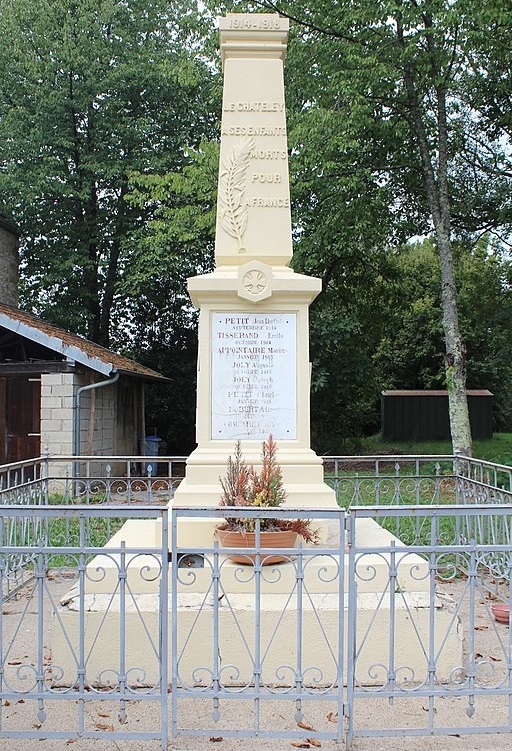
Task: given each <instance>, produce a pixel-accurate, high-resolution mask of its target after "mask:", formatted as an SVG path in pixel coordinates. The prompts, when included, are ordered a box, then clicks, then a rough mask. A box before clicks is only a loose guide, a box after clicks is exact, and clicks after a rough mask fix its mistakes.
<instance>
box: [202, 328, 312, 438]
mask: <svg viewBox="0 0 512 751" xmlns="http://www.w3.org/2000/svg"><path fill="white" fill-rule="evenodd" d="M211 351H212V381H211V384H212V402H211V403H212V439H213V440H215V439H217V440H237V439H238V438H240V439H243V438H250V439H254V440H264V439H265V438H267V437H268V435H269V434H270V433H271V434H272V435H273V436H274V437H275V438H276V439H288V440H294V439H295V438H296V432H297V427H296V400H297V396H296V382H295V378H296V316H295V314H293V313H282V314H281V313H213V314H212V349H211Z"/></svg>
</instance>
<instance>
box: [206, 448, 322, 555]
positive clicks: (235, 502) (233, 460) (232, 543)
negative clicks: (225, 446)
mask: <svg viewBox="0 0 512 751" xmlns="http://www.w3.org/2000/svg"><path fill="white" fill-rule="evenodd" d="M276 455H277V444H276V442H275V441H274V439H273V437H272V436H271V435H269V437H268V438H267V439H266V440H265V441H263V445H262V451H261V468H260V469H257V468H255V467H254V466H253V465H251V466H247V465H246V463H245V461H244V459H243V457H242V447H241V443H240V441H237V443H236V445H235V453H234V456H229V457H228V465H227V472H226V475H225V476H224V477H219V480H220V484H221V487H222V496H221V499H220V505H221V506H243V507H247V506H252V507H257V508H276V507H278V506H281V505H282V504H283V503H284V502H285V500H286V491H285V489H284V487H283V476H282V472H281V467H280V466H279V464H278V463H277V459H276ZM255 522H256V520H255V519H253V518H250V517H238V518H234V517H232V518H226V520H225V522H224V523H223V524H221V525H219V526H218V527H217V535H218V538H219V541H220V543H221V545H223V546H224V547H229V548H234V547H239V548H251V547H254V545H255V537H256V535H255V531H254V529H255ZM298 535H299V536H300V537H302V538H303V540H304V541H305V542H309V543H313V544H316V543H317V542H318V530H314V529H312V528H311V521H310V520H309V519H276V518H263V519H261V520H260V546H261V547H271V548H277V547H283V548H291V547H293V546H294V545H295V543H296V540H297V536H298ZM254 557H255V556H254V554H248V553H245V554H240V555H233V556H230V558H231V560H233V561H235V562H237V563H253V562H254ZM285 560H287V558H286V557H285V556H282V555H268V556H262V557H261V562H262V564H263V565H267V564H270V563H279V562H282V561H285Z"/></svg>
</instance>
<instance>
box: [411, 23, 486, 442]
mask: <svg viewBox="0 0 512 751" xmlns="http://www.w3.org/2000/svg"><path fill="white" fill-rule="evenodd" d="M427 28H428V23H427ZM397 35H398V39H399V42H400V44H401V46H402V47H405V42H404V37H403V33H402V28H401V24H400V21H398V24H397ZM428 45H429V51H430V53H431V61H432V77H433V79H434V80H436V81H437V84H436V87H435V93H436V100H437V101H436V104H437V161H438V166H437V179H436V172H435V169H434V164H433V161H432V158H431V153H430V144H429V140H428V137H427V129H426V126H425V123H424V121H423V117H422V111H421V106H420V99H419V96H418V93H417V90H416V86H415V80H414V70H413V68H412V66H411V65H410V63H406V64H405V65H404V84H405V90H406V92H407V100H408V105H409V109H410V115H411V124H412V127H413V129H414V133H415V135H416V140H417V142H418V148H419V152H420V156H421V164H422V170H423V179H424V184H425V191H426V195H427V199H428V203H429V207H430V213H431V216H432V221H433V224H434V229H435V234H436V243H437V251H438V254H439V263H440V268H441V300H442V305H443V329H444V340H445V349H446V354H445V370H446V387H447V389H448V406H449V415H450V432H451V437H452V447H453V452H454V453H460V454H464V456H471V453H472V445H471V426H470V423H469V410H468V400H467V394H466V363H465V347H464V345H463V342H462V339H461V335H460V329H459V316H458V310H457V292H456V287H455V273H454V268H453V253H452V244H451V239H450V232H451V207H450V194H449V189H448V121H447V116H446V90H445V88H444V84H443V83H442V79H441V77H440V76H439V71H438V70H437V67H436V62H435V49H434V48H433V46H432V45H433V40H432V38H431V37H430V35H429V37H428Z"/></svg>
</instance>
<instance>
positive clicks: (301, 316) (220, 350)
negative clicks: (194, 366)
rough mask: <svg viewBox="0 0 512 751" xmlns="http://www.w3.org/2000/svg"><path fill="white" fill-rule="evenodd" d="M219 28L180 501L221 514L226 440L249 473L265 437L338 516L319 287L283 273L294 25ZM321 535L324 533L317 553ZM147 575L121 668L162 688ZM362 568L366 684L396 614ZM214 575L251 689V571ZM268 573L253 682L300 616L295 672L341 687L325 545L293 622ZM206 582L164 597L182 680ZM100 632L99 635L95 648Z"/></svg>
mask: <svg viewBox="0 0 512 751" xmlns="http://www.w3.org/2000/svg"><path fill="white" fill-rule="evenodd" d="M219 26H220V49H221V57H222V64H223V71H224V89H223V101H222V125H221V146H220V166H219V183H218V204H217V226H216V237H215V269H214V271H213V272H211V273H209V274H205V275H202V276H197V277H193V278H191V279H190V280H189V291H190V296H191V299H192V302H193V303H194V305H195V306H196V307H197V308H198V309H199V311H200V319H199V356H198V383H197V428H196V431H197V448H196V450H195V451H194V452H193V453H192V454H191V456H190V457H189V459H188V462H187V467H186V476H185V479H184V480H183V482H182V483H181V484H180V486H179V487H178V489H177V491H176V494H175V499H174V504H175V506H176V507H198V508H200V509H204V508H205V507H216V506H218V503H219V498H220V493H221V488H220V483H219V476H222V475H223V474H224V473H225V469H226V462H227V458H228V456H229V455H230V454H232V453H233V449H234V445H235V442H236V441H238V440H240V441H241V445H242V449H243V454H244V457H245V458H246V460H247V462H248V463H255V464H256V463H257V462H258V460H259V456H260V451H261V443H262V441H263V440H265V439H266V438H267V437H268V436H269V434H272V436H273V437H274V438H275V439H276V441H277V443H278V450H279V453H278V460H279V464H280V466H281V468H282V473H283V480H284V485H285V488H286V493H287V501H286V505H287V506H289V507H290V508H294V509H298V510H299V513H300V509H310V510H311V509H313V510H314V509H325V508H328V509H336V508H337V507H336V500H335V494H334V491H333V489H332V488H331V487H329V486H328V485H327V484H326V483H325V482H324V479H323V465H322V460H321V459H320V458H319V457H318V456H316V454H315V453H314V452H313V451H312V449H311V446H310V420H309V418H310V414H309V398H310V363H309V345H308V309H309V305H310V304H311V302H312V301H313V299H314V298H315V297H316V295H318V293H319V292H320V288H321V283H320V280H319V279H316V278H312V277H309V276H305V275H302V274H298V273H296V272H294V271H293V269H291V268H290V266H289V264H290V261H291V259H292V230H291V213H290V191H289V180H288V145H287V135H286V112H285V98H284V83H283V62H284V59H285V54H286V45H287V36H288V21H287V20H286V19H283V18H280V17H279V16H278V15H274V14H228V15H227V16H226V17H224V18H221V19H220V20H219ZM343 513H344V512H343V511H342V510H339V514H340V515H341V514H343ZM180 522H181V523H180V525H179V528H178V533H177V534H178V536H177V539H178V545H179V547H185V548H195V549H197V551H204V550H205V549H211V548H212V547H213V545H214V533H215V525H216V524H217V523H218V520H216V519H214V518H211V517H210V518H209V517H207V516H204V517H201V516H200V515H199V516H198V517H197V518H195V519H181V520H180ZM357 533H358V535H359V536H360V538H361V539H365V538H367V539H370V538H371V540H372V542H373V543H374V544H375V545H379V544H382V545H386V544H389V540H390V538H391V537H392V536H391V535H390V534H389V533H388V532H386V531H385V530H384V529H382V528H381V527H380V526H379V525H377V524H376V523H375V522H374V521H372V520H371V519H365V520H362V521H361V527H360V529H358V530H357ZM159 534H160V532H159V529H158V525H157V524H155V523H154V522H141V521H133V522H128V523H126V524H125V526H124V527H123V528H122V529H121V530H120V531H119V532H118V533H117V534H116V535H115V537H114V538H113V539H112V541H111V545H112V546H116V545H117V546H118V545H119V544H120V541H124V542H126V546H127V548H129V547H130V545H133V546H134V547H141V546H143V545H144V544H147V545H148V548H150V547H154V546H155V545H158V539H159ZM330 534H331V530H330V529H329V527H328V526H325V527H324V528H323V529H322V543H321V545H320V548H321V547H322V544H325V543H326V542H328V540H329V535H330ZM337 544H338V545H339V539H338V540H337ZM396 546H397V550H398V551H400V550H402V551H404V557H405V555H406V548H405V547H404V546H403V544H402V543H400V541H399V540H397V541H396ZM342 549H343V548H342V547H341V550H342ZM220 557H221V558H222V556H220ZM146 565H147V566H148V567H151V565H152V564H151V562H150V561H144V560H143V557H142V558H141V559H139V561H138V563H137V564H136V565H133V566H132V567H131V568H132V572H131V574H130V572H129V573H128V579H129V582H130V592H131V596H132V598H134V603H132V607H131V610H130V614H127V622H128V619H129V618H132V620H131V621H129V629H128V630H129V639H128V640H127V651H126V660H127V661H129V662H131V663H132V664H135V665H138V666H143V668H144V671H145V677H146V680H147V681H148V682H150V683H151V682H152V681H155V680H157V679H158V671H159V665H158V661H157V660H156V659H155V654H154V648H153V647H152V645H151V644H150V643H149V634H152V635H153V637H152V638H154V639H157V634H158V618H159V604H158V603H159V601H158V595H157V592H158V586H159V582H158V577H156V576H155V577H153V578H152V577H151V576H145V577H140V576H137V571H139V570H141V569H143V568H144V566H146ZM137 566H138V569H137ZM364 566H365V567H368V566H370V567H373V571H374V575H372V577H364V576H362V577H361V579H360V583H359V585H358V592H357V602H356V607H357V613H358V618H357V628H358V630H359V629H360V631H361V633H362V634H364V633H365V629H368V624H370V623H371V624H372V626H373V629H372V639H371V640H368V641H367V642H365V643H364V645H363V646H362V647H361V650H360V654H359V655H358V669H359V670H360V671H361V675H366V676H367V677H368V676H369V674H370V666H372V665H375V664H376V663H377V662H382V659H383V653H384V654H385V653H386V651H387V649H388V647H387V643H388V638H389V637H388V628H389V618H390V611H389V609H388V610H386V606H385V605H383V592H385V590H386V587H387V586H388V568H389V567H388V562H387V561H386V559H385V557H384V556H382V555H380V556H379V555H375V556H366V557H365V560H364ZM90 568H91V570H92V571H94V570H98V568H101V569H102V570H105V571H106V574H105V575H104V576H102V577H101V578H100V577H94V575H91V576H90V577H88V580H87V582H86V595H85V600H84V602H85V607H86V613H85V616H84V618H85V621H86V623H87V633H88V637H87V638H88V639H89V640H90V648H89V646H88V650H89V651H88V655H89V656H88V672H89V673H90V680H91V679H92V677H93V676H94V674H99V673H100V672H101V670H102V669H103V668H104V667H105V665H106V664H109V660H110V661H111V659H112V657H111V655H112V650H113V649H114V651H115V646H114V647H113V645H115V639H116V636H115V629H116V622H117V621H116V618H115V613H110V614H109V615H107V610H112V604H111V602H112V592H114V591H115V589H116V585H117V569H116V566H115V565H113V564H112V561H111V559H109V557H108V556H106V555H105V556H103V557H102V556H99V557H98V558H97V559H95V560H94V561H93V562H92V563H91V564H90ZM221 568H222V573H221V575H222V587H223V591H225V592H226V593H228V594H229V597H226V598H225V599H224V601H223V602H224V603H226V601H227V600H228V599H229V608H228V607H227V606H225V607H224V606H223V607H224V609H222V608H220V610H218V612H217V611H216V612H217V615H216V619H217V626H216V628H217V629H218V631H217V637H216V638H218V639H219V641H218V651H219V653H221V654H222V658H223V660H224V661H225V662H229V664H231V665H236V666H237V670H238V672H236V678H235V679H234V680H235V682H236V681H240V682H242V683H244V682H247V681H248V682H249V683H250V681H251V676H252V672H251V671H252V670H253V663H252V660H251V656H250V654H248V653H247V649H246V642H249V643H250V642H251V639H252V638H253V636H254V611H255V606H254V602H255V600H254V594H255V587H256V585H255V580H256V577H255V576H254V575H252V574H251V573H250V572H249V574H247V573H246V574H245V575H244V574H243V572H242V573H240V571H241V569H243V568H245V569H246V570H247V569H249V568H251V567H249V566H246V567H241V566H240V565H237V564H235V563H232V562H231V561H229V560H225V561H223V562H222V567H221ZM269 568H275V567H269ZM278 568H279V571H278V574H277V575H275V576H274V577H272V576H270V575H268V576H263V578H262V580H261V581H260V583H259V584H258V597H259V602H260V613H259V615H258V618H260V619H261V628H262V631H261V639H262V640H263V642H264V643H265V644H266V645H267V647H266V650H267V651H266V653H265V661H264V666H263V679H264V680H266V681H268V682H269V683H271V682H272V681H273V680H275V676H276V670H277V667H278V666H279V665H282V664H283V663H286V662H287V661H290V663H293V659H294V658H293V654H294V649H295V642H294V639H290V634H295V633H297V623H298V622H299V620H300V625H301V633H302V634H303V638H302V642H303V650H304V651H303V660H304V664H310V665H311V666H315V668H318V670H321V671H322V674H323V675H324V676H325V680H326V681H328V682H331V683H332V681H333V680H336V672H334V678H333V655H334V654H335V653H336V649H337V647H336V645H337V643H338V641H339V640H340V609H341V611H343V608H346V607H347V602H343V601H342V602H340V599H339V598H340V592H343V582H342V583H341V586H340V581H339V579H340V577H339V572H340V570H341V567H339V566H338V564H337V563H336V559H335V557H334V556H332V555H322V554H321V550H320V551H319V554H318V555H316V556H312V558H311V560H310V561H309V562H308V567H307V572H306V573H305V574H304V586H305V587H307V592H308V599H307V600H306V599H304V601H303V603H302V605H300V612H299V605H297V604H296V603H295V604H293V602H292V604H290V592H293V591H294V587H295V585H296V570H295V566H294V562H293V561H292V560H291V561H290V562H288V563H283V564H279V567H278ZM344 571H345V576H348V575H350V574H349V573H348V567H347V566H344ZM427 571H428V563H427V562H426V561H425V560H423V559H422V558H420V557H419V556H412V555H409V556H408V559H407V564H406V565H405V564H404V566H402V567H400V566H399V569H398V576H399V582H400V588H401V591H402V593H405V594H404V596H403V602H404V604H403V607H397V608H396V610H394V611H393V618H394V620H395V623H394V633H395V635H396V640H397V643H399V644H400V645H401V649H402V652H403V655H402V657H403V664H406V665H408V666H414V665H418V666H424V662H425V655H424V653H423V652H422V650H421V646H420V645H419V644H418V640H417V639H416V637H415V634H414V632H413V630H412V629H413V627H412V625H411V619H410V617H409V614H410V612H411V608H413V609H414V612H415V613H416V615H417V620H416V621H415V625H414V628H415V629H417V628H420V629H424V631H425V632H428V628H429V623H430V617H431V613H430V609H429V606H428V604H429V594H428V587H429V580H428V576H427V575H426V572H427ZM109 572H110V574H109ZM130 576H131V578H130ZM301 576H302V574H301ZM99 579H101V580H99ZM211 579H212V571H211V566H210V565H207V563H206V561H205V566H204V568H202V569H197V570H194V572H193V581H192V578H191V580H190V581H188V582H186V583H185V582H184V583H183V586H181V585H180V586H179V592H178V593H177V595H176V599H175V600H174V602H175V603H176V604H177V608H178V612H177V613H174V618H175V621H176V623H177V624H178V626H179V631H180V634H182V636H180V638H179V642H178V644H179V649H180V650H182V653H181V661H180V669H181V670H182V673H181V674H182V675H183V677H184V680H192V678H191V676H193V675H194V671H195V669H196V668H197V666H198V665H202V666H205V665H209V664H210V663H211V661H212V659H213V656H212V653H213V651H214V650H213V641H212V639H213V631H212V629H213V626H212V622H213V618H212V613H213V611H212V605H211V596H210V594H209V593H210V592H211V586H212V584H211ZM175 594H176V593H175ZM342 597H343V595H342ZM137 598H138V599H137ZM78 601H79V598H78V595H76V596H75V597H74V596H73V594H72V593H71V596H70V597H68V598H67V599H66V602H65V605H63V611H62V612H61V613H60V616H59V617H60V623H62V624H65V630H66V634H67V636H66V638H60V637H59V632H58V630H57V631H56V632H55V634H54V641H55V650H56V652H57V653H59V662H60V663H61V664H63V665H65V666H67V667H66V671H68V674H69V675H70V676H71V680H73V677H72V673H73V669H74V663H73V659H72V657H71V654H70V644H71V643H72V641H73V640H72V638H71V637H69V634H71V633H73V629H75V631H76V629H78V627H79V614H78V605H77V603H78ZM169 602H171V600H169ZM377 610H378V611H379V613H378V621H375V617H376V611H377ZM141 613H143V614H144V619H143V621H144V624H143V626H142V625H141ZM170 617H171V614H169V618H170ZM436 618H437V619H438V621H439V624H440V629H439V631H440V633H442V632H443V623H445V622H446V629H444V631H445V632H446V633H448V634H449V635H448V636H447V637H446V638H447V639H448V640H451V642H450V644H449V645H448V646H449V648H446V649H445V650H444V652H443V654H445V655H448V657H446V658H443V659H445V664H438V671H439V672H442V671H443V670H444V671H445V672H446V674H448V672H449V671H450V669H451V667H452V665H453V664H460V649H461V637H460V636H459V635H457V634H456V632H455V631H454V630H451V628H450V618H451V616H450V615H449V614H448V613H446V612H444V610H443V607H442V605H441V604H440V605H439V608H438V610H437V612H436ZM418 624H419V626H418ZM107 627H108V634H109V637H108V639H107V638H103V636H102V638H97V634H98V633H99V631H101V630H103V631H102V634H104V633H105V631H106V629H107ZM63 631H64V629H63ZM59 639H60V640H59ZM130 650H131V652H130ZM450 655H453V661H452V659H451V656H450ZM421 669H423V667H421ZM335 670H336V666H334V671H335ZM338 677H339V676H338ZM361 680H364V678H361Z"/></svg>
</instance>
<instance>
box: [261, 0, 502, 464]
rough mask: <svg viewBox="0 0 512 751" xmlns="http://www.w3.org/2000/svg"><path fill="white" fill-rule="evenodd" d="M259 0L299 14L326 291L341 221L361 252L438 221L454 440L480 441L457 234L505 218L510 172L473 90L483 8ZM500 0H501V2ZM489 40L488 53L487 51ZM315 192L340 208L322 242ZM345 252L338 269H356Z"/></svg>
mask: <svg viewBox="0 0 512 751" xmlns="http://www.w3.org/2000/svg"><path fill="white" fill-rule="evenodd" d="M252 5H253V6H257V7H258V8H264V9H265V10H272V11H277V12H280V13H282V14H284V15H288V16H289V17H290V18H292V19H293V20H295V21H296V22H297V25H296V27H295V32H294V33H295V39H294V42H293V43H292V44H291V45H290V55H289V60H288V66H287V70H288V71H291V73H290V74H289V75H291V76H292V79H293V82H294V85H292V86H291V87H290V86H289V87H288V90H290V88H291V89H292V91H293V98H292V103H293V105H294V107H295V109H296V110H297V111H299V114H298V115H297V120H299V119H300V120H301V121H302V123H303V126H302V127H303V129H304V131H305V130H306V129H308V127H309V126H311V125H312V128H310V130H308V134H309V133H311V132H312V133H313V138H312V139H310V138H309V137H306V136H305V135H304V134H303V135H302V137H301V136H300V126H297V130H296V131H293V130H292V144H293V147H294V149H295V152H296V153H297V154H298V158H299V160H301V163H302V164H303V165H304V166H305V171H304V173H303V180H304V186H306V180H305V179H304V178H305V176H306V174H307V175H308V176H309V183H310V186H312V190H311V199H310V201H311V202H310V206H309V208H310V216H311V222H309V221H308V218H307V213H306V214H303V213H302V212H301V214H300V216H301V218H302V217H305V218H304V224H303V225H302V226H301V227H300V229H301V233H302V234H301V235H300V236H299V238H300V242H301V243H302V242H303V238H306V237H307V238H308V240H309V241H310V244H311V245H312V246H315V249H316V252H315V253H314V257H316V258H319V256H322V257H323V258H324V259H325V260H324V264H323V265H324V273H323V274H322V276H323V277H324V282H325V283H324V289H327V286H328V285H329V284H331V285H332V284H335V283H336V282H335V280H334V277H333V275H332V270H333V263H332V262H333V261H334V265H337V263H338V260H337V259H338V258H339V256H338V253H337V250H336V247H337V246H338V243H337V237H338V236H337V235H336V234H333V231H334V232H335V230H336V228H337V227H340V226H343V227H344V228H345V230H342V237H343V235H344V237H343V239H344V240H346V241H347V243H351V245H352V247H357V248H359V247H361V246H362V247H364V249H365V251H366V252H365V253H364V256H363V257H364V258H368V257H370V258H371V257H372V254H371V252H370V255H369V254H368V251H369V250H370V251H371V250H372V248H375V244H376V241H377V242H378V237H379V235H380V236H381V237H382V235H383V234H384V233H386V232H387V235H388V237H387V239H388V242H389V241H391V242H402V241H403V239H404V235H403V233H404V232H407V230H408V228H410V227H411V224H414V223H416V230H415V232H411V233H410V234H422V233H423V234H424V233H425V232H428V233H430V232H433V236H434V238H435V244H436V249H437V252H438V256H439V262H440V271H441V290H442V295H441V301H442V310H443V339H444V350H445V353H444V358H445V380H446V384H447V387H448V391H449V396H450V416H451V430H452V440H453V445H454V449H455V450H458V451H462V452H464V453H470V451H471V435H470V430H469V418H468V412H467V403H466V394H465V379H466V363H465V347H464V344H463V341H462V337H461V332H460V326H459V320H458V309H457V298H456V285H455V273H454V262H453V241H454V239H455V238H456V237H457V236H459V237H462V236H464V235H466V234H467V233H468V232H470V233H477V232H481V231H483V230H488V229H490V228H491V227H493V228H494V227H498V226H499V224H500V221H501V220H502V213H503V207H504V202H505V201H506V200H507V198H506V196H507V195H508V192H509V191H507V187H508V182H509V176H507V174H506V173H505V171H504V170H503V169H501V166H502V163H503V159H504V156H505V154H504V153H503V152H504V150H503V148H502V147H501V145H500V143H499V141H498V140H497V138H496V133H495V132H493V131H492V129H491V128H488V129H487V131H482V129H481V128H479V127H478V117H477V114H476V112H475V106H477V104H478V102H477V98H476V95H473V96H472V97H469V96H468V91H469V87H468V80H467V78H468V70H469V64H470V61H471V59H472V58H471V55H472V54H473V53H474V52H475V50H476V49H477V48H476V47H475V28H476V27H477V26H478V23H479V22H481V21H482V16H481V14H480V11H479V8H478V7H477V6H476V3H474V4H473V3H471V7H470V12H468V8H469V6H468V5H467V4H466V3H465V2H462V0H458V1H456V2H447V0H445V1H443V2H434V1H433V0H424V1H423V2H413V0H401V2H399V3H396V2H388V1H387V0H385V1H384V2H381V3H375V2H373V0H351V2H348V0H347V1H343V2H339V3H336V4H329V5H326V4H325V3H323V2H322V1H321V0H312V1H311V2H309V3H307V4H306V5H301V6H300V8H298V7H297V6H296V4H294V3H290V2H287V0H282V1H279V2H272V1H270V0H256V1H255V2H254V3H253V4H252ZM473 5H474V6H475V7H473ZM493 5H494V6H500V3H499V0H494V2H493ZM472 14H473V15H472ZM480 40H482V34H480ZM482 47H483V45H482V44H481V45H480V47H479V48H478V50H479V56H478V61H479V63H480V64H482V63H483V62H485V57H484V55H483V54H480V53H481V52H482ZM507 59H508V58H507ZM483 75H485V72H484V74H483ZM475 133H477V134H478V140H475ZM294 136H295V140H294ZM297 136H298V137H297ZM477 143H478V148H476V146H475V145H476V144H477ZM475 154H478V161H476V160H475ZM496 165H498V166H499V167H500V169H496ZM325 183H327V184H328V187H326V185H325ZM340 183H341V186H340ZM318 193H321V194H323V195H324V196H325V199H324V200H325V202H326V203H325V205H324V211H325V213H328V212H329V208H330V213H331V216H332V219H331V221H330V222H325V221H324V222H322V225H321V229H320V233H321V234H322V235H323V237H324V242H323V248H322V247H321V245H320V242H319V240H320V234H318V235H317V236H316V238H315V234H316V230H311V226H312V221H313V220H315V219H316V218H317V216H318V209H319V206H320V209H321V204H317V196H318ZM329 193H330V196H329ZM332 199H334V200H332ZM361 207H362V208H361ZM351 208H353V212H352V213H351ZM478 208H480V209H481V212H479V211H478ZM337 215H339V216H340V221H339V222H338V223H336V216H337ZM479 219H480V221H479ZM347 220H348V221H347ZM358 225H359V226H358ZM365 225H366V232H365ZM347 228H350V230H348V229H347ZM409 236H410V235H409ZM327 238H328V239H327ZM333 238H334V240H333ZM308 240H306V243H305V246H304V247H308ZM332 243H333V244H334V246H335V249H334V252H333V253H331V244H332ZM308 250H309V248H308ZM308 255H309V254H308ZM345 257H346V258H347V257H348V254H347V253H345ZM299 258H300V251H299ZM350 258H354V255H350ZM339 261H340V262H341V263H342V265H343V267H344V268H343V271H342V272H340V273H339V278H340V279H341V278H342V276H343V273H350V272H349V270H348V266H347V264H346V262H343V261H342V260H341V258H339ZM305 263H306V265H308V262H307V261H306V262H305ZM309 265H311V264H309ZM319 268H320V265H319ZM369 283H370V284H371V280H369ZM339 288H340V285H339V284H338V289H339Z"/></svg>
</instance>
